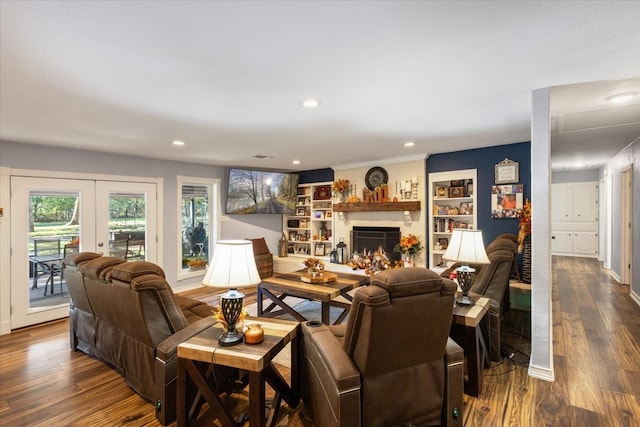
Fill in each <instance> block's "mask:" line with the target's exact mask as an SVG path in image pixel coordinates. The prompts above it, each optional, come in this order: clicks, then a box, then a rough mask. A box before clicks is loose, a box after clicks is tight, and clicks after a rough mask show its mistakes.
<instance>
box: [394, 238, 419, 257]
mask: <svg viewBox="0 0 640 427" xmlns="http://www.w3.org/2000/svg"><path fill="white" fill-rule="evenodd" d="M421 250H422V244H420V239H418V237H417V236H416V235H415V234H409V235H408V236H402V237H400V243H398V244H397V245H395V246H394V247H393V251H394V252H398V253H401V254H404V255H407V256H410V257H413V256H415V255H417V254H418V252H420V251H421Z"/></svg>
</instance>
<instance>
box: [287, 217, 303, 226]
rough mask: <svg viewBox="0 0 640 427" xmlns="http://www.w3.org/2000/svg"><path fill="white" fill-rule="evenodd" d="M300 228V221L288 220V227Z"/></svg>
mask: <svg viewBox="0 0 640 427" xmlns="http://www.w3.org/2000/svg"><path fill="white" fill-rule="evenodd" d="M299 226H300V221H299V220H297V219H288V220H287V227H289V228H298V227H299Z"/></svg>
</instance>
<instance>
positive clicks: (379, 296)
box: [300, 268, 464, 427]
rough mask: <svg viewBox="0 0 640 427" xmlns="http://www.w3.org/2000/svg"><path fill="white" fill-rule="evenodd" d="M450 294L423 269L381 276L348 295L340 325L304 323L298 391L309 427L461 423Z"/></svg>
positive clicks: (450, 286) (449, 285) (446, 284)
mask: <svg viewBox="0 0 640 427" xmlns="http://www.w3.org/2000/svg"><path fill="white" fill-rule="evenodd" d="M455 291H456V285H455V283H454V282H452V281H451V280H449V279H445V278H442V277H440V276H439V275H438V274H437V273H435V272H433V271H430V270H427V269H424V268H402V269H392V270H386V271H383V272H381V273H379V274H377V275H376V276H374V278H373V279H372V281H371V285H370V286H367V287H362V288H359V289H358V290H357V291H356V292H355V293H354V298H353V303H352V306H351V311H350V314H349V320H348V322H347V324H346V325H345V324H343V325H338V326H326V325H323V324H321V323H319V322H307V323H303V324H302V332H303V358H302V378H301V381H300V383H301V393H302V399H303V400H304V402H305V405H306V407H307V408H308V409H309V411H310V412H311V414H312V416H313V420H314V424H315V426H317V427H328V426H331V427H338V426H343V427H344V426H349V427H356V426H367V427H377V426H391V425H394V426H395V425H443V426H453V425H458V424H461V422H462V389H463V368H464V354H463V352H462V349H461V348H460V347H459V346H458V345H457V344H456V343H455V342H454V341H453V340H452V339H450V338H449V336H448V335H449V330H450V327H451V319H452V311H453V298H454V294H455Z"/></svg>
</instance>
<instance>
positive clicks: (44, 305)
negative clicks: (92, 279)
mask: <svg viewBox="0 0 640 427" xmlns="http://www.w3.org/2000/svg"><path fill="white" fill-rule="evenodd" d="M11 195H12V196H11V212H12V215H11V281H10V282H11V329H16V328H20V327H24V326H29V325H33V324H37V323H42V322H46V321H50V320H55V319H59V318H62V317H66V316H68V315H69V293H68V291H67V289H66V282H65V279H64V274H63V271H62V263H61V260H62V259H63V258H64V256H66V255H68V253H70V252H77V251H92V252H98V253H103V254H104V255H114V256H121V257H122V258H124V259H126V260H132V259H147V260H150V261H156V252H157V243H156V241H157V239H156V235H157V224H156V204H157V203H156V184H154V183H134V182H118V181H95V180H84V179H61V178H36V177H21V176H13V177H11ZM125 236H126V239H125ZM117 239H125V240H124V241H125V244H124V246H123V250H122V251H120V249H119V248H118V246H117V245H118V244H119V243H120V240H117Z"/></svg>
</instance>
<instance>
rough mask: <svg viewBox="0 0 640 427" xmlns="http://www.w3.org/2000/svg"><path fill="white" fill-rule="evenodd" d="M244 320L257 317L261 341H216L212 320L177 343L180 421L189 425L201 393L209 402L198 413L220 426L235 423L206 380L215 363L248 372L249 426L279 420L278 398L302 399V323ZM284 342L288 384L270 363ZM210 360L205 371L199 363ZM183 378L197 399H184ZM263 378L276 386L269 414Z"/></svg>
mask: <svg viewBox="0 0 640 427" xmlns="http://www.w3.org/2000/svg"><path fill="white" fill-rule="evenodd" d="M245 322H247V323H259V324H260V325H262V328H263V329H264V341H263V342H262V343H260V344H254V345H249V344H245V343H240V344H238V345H234V346H231V347H220V346H218V336H219V335H220V334H222V332H223V328H222V325H220V324H216V325H214V326H212V327H210V328H208V329H206V330H204V331H202V332H201V333H199V334H197V335H195V336H193V337H192V338H190V339H188V340H187V341H185V342H183V343H182V344H180V345H178V372H177V381H178V382H177V387H178V390H177V392H178V398H177V418H178V420H177V421H178V427H184V426H188V425H191V424H192V423H194V422H196V421H197V422H199V423H200V422H201V420H196V419H195V418H196V417H197V416H198V412H199V409H200V408H201V405H200V403H201V398H204V400H205V401H206V402H207V403H208V404H209V409H208V410H207V412H205V413H204V414H202V415H201V418H202V419H205V420H206V419H207V418H209V419H218V420H219V421H220V422H221V424H222V426H223V427H235V426H236V423H235V422H234V420H233V418H232V417H231V415H230V414H229V413H228V411H227V410H226V409H225V407H224V405H223V404H222V401H221V399H220V397H219V395H218V392H217V391H216V390H214V389H212V388H211V385H210V383H211V382H212V381H209V379H210V376H211V375H212V373H213V372H212V367H213V366H214V364H216V365H223V366H229V367H233V368H239V369H243V370H246V371H248V372H249V425H250V426H251V427H258V426H259V427H263V426H267V425H268V426H273V425H275V424H276V421H277V413H278V409H279V406H280V402H281V400H282V399H284V400H285V401H286V402H287V404H289V406H290V407H291V408H295V407H296V406H297V405H298V402H299V400H300V396H299V385H298V359H299V352H300V348H299V337H298V336H299V334H300V324H299V323H298V322H292V321H288V320H277V319H276V320H268V319H262V318H248V319H246V320H245ZM288 343H291V381H290V382H291V385H289V384H287V382H286V381H285V380H284V379H283V378H282V376H281V375H280V373H279V372H278V371H277V370H276V369H275V368H274V367H273V366H272V365H271V360H272V359H273V357H274V356H276V355H277V354H278V353H279V352H280V351H281V350H282V349H283V348H284V347H285V346H286V345H287V344H288ZM203 364H205V365H207V364H208V369H207V371H206V373H203V370H202V369H199V366H198V365H200V368H201V367H202V365H203ZM187 378H189V379H191V381H193V383H194V384H195V385H196V387H197V389H198V394H197V395H196V401H195V402H187ZM265 381H266V382H268V383H269V385H270V386H271V387H273V389H274V390H275V392H276V397H275V398H274V401H273V406H272V408H271V411H269V420H265V417H266V411H265Z"/></svg>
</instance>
